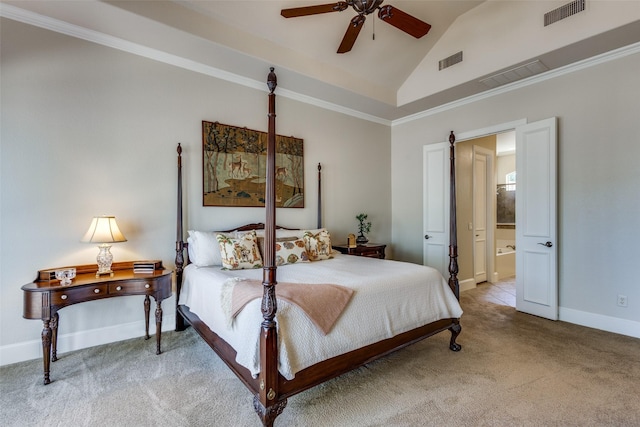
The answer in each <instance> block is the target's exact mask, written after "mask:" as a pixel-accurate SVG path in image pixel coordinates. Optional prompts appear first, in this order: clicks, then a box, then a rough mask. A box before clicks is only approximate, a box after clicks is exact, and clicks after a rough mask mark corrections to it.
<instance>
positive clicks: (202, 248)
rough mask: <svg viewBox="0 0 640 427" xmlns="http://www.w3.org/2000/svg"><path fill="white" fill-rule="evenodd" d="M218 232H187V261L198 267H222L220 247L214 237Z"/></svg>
mask: <svg viewBox="0 0 640 427" xmlns="http://www.w3.org/2000/svg"><path fill="white" fill-rule="evenodd" d="M218 234H221V233H220V232H219V231H196V230H189V237H188V238H187V243H188V244H189V249H188V251H189V261H190V262H191V263H192V264H195V265H196V266H198V267H209V266H213V265H216V266H217V265H222V255H221V254H220V245H219V244H218V240H217V239H216V236H217V235H218Z"/></svg>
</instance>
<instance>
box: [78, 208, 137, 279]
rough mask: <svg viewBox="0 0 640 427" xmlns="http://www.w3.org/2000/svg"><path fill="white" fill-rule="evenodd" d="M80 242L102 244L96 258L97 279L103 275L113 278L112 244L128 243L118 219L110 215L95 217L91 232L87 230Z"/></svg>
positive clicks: (90, 227)
mask: <svg viewBox="0 0 640 427" xmlns="http://www.w3.org/2000/svg"><path fill="white" fill-rule="evenodd" d="M80 241H81V242H85V243H100V244H99V245H98V248H100V252H99V253H98V257H97V258H96V260H97V262H98V271H97V272H96V277H100V275H101V274H109V275H110V276H113V271H112V270H111V263H112V262H113V255H112V254H111V251H110V249H111V243H118V242H126V241H127V239H126V238H125V237H124V235H123V234H122V232H120V229H119V228H118V224H117V223H116V217H115V216H109V215H103V216H95V217H93V220H92V221H91V225H90V226H89V230H87V232H86V233H85V235H84V237H83V238H82V239H81V240H80Z"/></svg>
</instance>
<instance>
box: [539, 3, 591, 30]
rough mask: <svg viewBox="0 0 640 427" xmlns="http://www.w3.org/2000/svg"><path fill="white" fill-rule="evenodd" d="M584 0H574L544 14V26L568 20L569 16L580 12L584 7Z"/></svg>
mask: <svg viewBox="0 0 640 427" xmlns="http://www.w3.org/2000/svg"><path fill="white" fill-rule="evenodd" d="M585 1H586V0H575V1H572V2H571V3H567V4H565V5H564V6H560V7H559V8H557V9H554V10H552V11H551V12H547V13H545V14H544V26H545V27H546V26H547V25H551V24H553V23H554V22H558V21H560V20H561V19H564V18H568V17H570V16H571V15H575V14H576V13H578V12H582V11H583V10H584V7H585Z"/></svg>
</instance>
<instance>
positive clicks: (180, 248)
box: [175, 143, 187, 331]
mask: <svg viewBox="0 0 640 427" xmlns="http://www.w3.org/2000/svg"><path fill="white" fill-rule="evenodd" d="M177 151H178V215H177V223H176V230H177V231H176V259H175V265H176V331H184V330H185V329H186V328H187V326H186V324H185V322H184V317H182V315H181V314H180V313H178V295H180V290H181V288H182V270H183V268H184V241H183V240H182V239H183V234H182V147H181V146H180V143H178V149H177Z"/></svg>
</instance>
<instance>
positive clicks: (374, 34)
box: [373, 19, 376, 40]
mask: <svg viewBox="0 0 640 427" xmlns="http://www.w3.org/2000/svg"><path fill="white" fill-rule="evenodd" d="M375 39H376V20H375V19H374V20H373V40H375Z"/></svg>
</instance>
